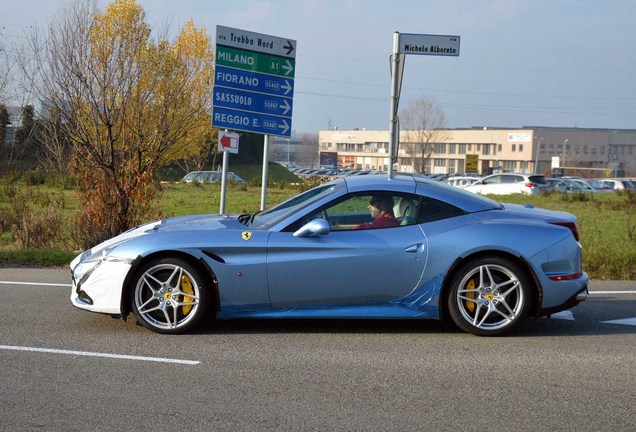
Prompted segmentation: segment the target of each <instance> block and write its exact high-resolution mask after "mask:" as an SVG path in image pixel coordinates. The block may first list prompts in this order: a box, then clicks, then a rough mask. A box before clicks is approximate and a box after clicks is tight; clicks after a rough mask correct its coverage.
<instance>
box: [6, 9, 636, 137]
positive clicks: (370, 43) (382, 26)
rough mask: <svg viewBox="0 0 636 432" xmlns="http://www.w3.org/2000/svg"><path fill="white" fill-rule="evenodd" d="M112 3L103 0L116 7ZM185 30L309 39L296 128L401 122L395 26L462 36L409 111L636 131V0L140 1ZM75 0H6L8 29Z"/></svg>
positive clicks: (414, 87)
mask: <svg viewBox="0 0 636 432" xmlns="http://www.w3.org/2000/svg"><path fill="white" fill-rule="evenodd" d="M105 3H106V2H104V1H100V2H99V4H102V5H104V4H105ZM138 3H140V4H141V5H142V6H143V7H144V9H145V11H146V14H147V23H148V24H150V25H151V26H152V27H153V28H160V27H162V26H164V25H165V24H166V23H167V24H169V25H170V28H171V29H173V33H176V30H177V29H178V28H180V27H181V26H183V24H184V23H185V22H186V21H188V20H190V19H193V20H194V22H195V24H196V25H197V26H199V27H205V28H206V29H207V32H208V34H209V35H210V37H211V38H212V40H214V36H215V33H216V26H217V25H223V26H226V27H233V28H238V29H243V30H249V31H252V32H258V33H265V34H269V35H274V36H279V37H283V38H290V39H295V40H296V41H297V55H296V76H295V91H294V109H293V129H294V130H296V131H298V132H317V131H319V130H326V129H330V128H335V127H338V128H339V129H340V130H347V129H353V128H360V129H362V128H365V129H368V130H387V129H388V127H389V106H390V105H389V97H390V73H389V55H390V54H391V51H392V44H393V33H394V32H395V31H398V32H400V33H416V34H438V35H458V36H460V37H461V47H460V55H459V57H441V56H424V55H409V56H407V58H406V67H405V71H404V81H403V85H402V99H401V102H400V108H401V109H403V108H405V107H407V106H408V104H409V102H411V101H413V100H416V99H419V98H421V97H432V98H434V99H435V100H436V101H437V103H438V104H439V105H440V106H441V107H442V109H443V110H444V112H445V113H446V116H447V126H448V127H453V128H465V127H472V126H494V127H511V128H514V127H521V126H555V127H582V128H588V127H589V128H617V129H619V128H620V129H636V84H635V82H634V79H635V77H636V55H635V52H636V26H635V25H634V19H635V17H636V1H635V0H598V1H596V0H594V1H592V0H561V1H560V0H493V1H488V0H412V1H411V0H405V1H400V0H394V1H387V0H367V1H363V0H322V1H320V0H302V1H301V0H291V1H287V0H284V1H274V0H260V1H258V0H222V1H219V0H138ZM63 5H68V1H63V0H0V34H1V35H2V36H0V37H2V38H4V39H5V40H8V41H16V40H20V38H21V37H24V35H25V33H28V32H29V31H30V28H31V27H32V26H39V27H43V28H46V27H47V26H48V24H49V23H50V22H51V21H52V20H54V19H55V16H56V14H57V13H59V11H60V10H61V7H62V6H63Z"/></svg>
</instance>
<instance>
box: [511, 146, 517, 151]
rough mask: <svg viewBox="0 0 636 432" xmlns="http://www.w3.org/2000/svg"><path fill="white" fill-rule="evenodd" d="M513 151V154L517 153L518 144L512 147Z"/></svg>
mask: <svg viewBox="0 0 636 432" xmlns="http://www.w3.org/2000/svg"><path fill="white" fill-rule="evenodd" d="M512 151H513V152H516V151H517V144H513V145H512Z"/></svg>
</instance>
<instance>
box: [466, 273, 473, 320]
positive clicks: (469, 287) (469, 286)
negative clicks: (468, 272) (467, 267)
mask: <svg viewBox="0 0 636 432" xmlns="http://www.w3.org/2000/svg"><path fill="white" fill-rule="evenodd" d="M466 289H467V290H474V289H475V280H474V279H471V280H469V281H468V283H467V284H466ZM466 297H468V298H472V299H474V298H475V292H474V291H473V292H469V293H466ZM464 302H465V303H466V309H468V312H470V313H473V312H475V302H472V301H469V300H465V301H464Z"/></svg>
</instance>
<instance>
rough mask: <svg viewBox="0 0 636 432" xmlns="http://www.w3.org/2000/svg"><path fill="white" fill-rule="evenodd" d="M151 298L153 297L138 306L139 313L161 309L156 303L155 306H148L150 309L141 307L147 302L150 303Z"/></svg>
mask: <svg viewBox="0 0 636 432" xmlns="http://www.w3.org/2000/svg"><path fill="white" fill-rule="evenodd" d="M152 300H154V299H150V300H148V301H147V302H146V303H144V304H143V305H142V306H139V308H138V310H139V313H140V314H148V313H150V312H154V311H156V310H160V309H161V306H160V305H157V306H155V307H152V308H150V309H143V306H145V305H147V304H148V303H150V302H151V301H152Z"/></svg>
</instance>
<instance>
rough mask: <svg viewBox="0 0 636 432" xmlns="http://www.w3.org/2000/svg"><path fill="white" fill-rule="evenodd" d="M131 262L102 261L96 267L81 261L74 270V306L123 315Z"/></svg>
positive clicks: (72, 299) (72, 298)
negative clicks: (123, 299) (124, 293)
mask: <svg viewBox="0 0 636 432" xmlns="http://www.w3.org/2000/svg"><path fill="white" fill-rule="evenodd" d="M130 268H131V263H130V262H129V261H126V260H121V261H99V262H96V263H94V265H93V266H88V265H87V264H79V265H78V266H76V267H75V268H74V269H73V271H72V272H71V273H72V277H73V288H72V290H71V302H72V304H73V306H75V307H78V308H80V309H85V310H89V311H91V312H98V313H106V314H111V315H120V314H121V313H122V310H121V309H122V294H123V291H124V281H125V279H126V276H127V275H128V272H129V271H130Z"/></svg>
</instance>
